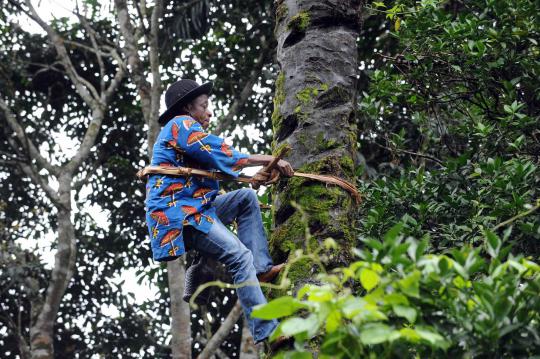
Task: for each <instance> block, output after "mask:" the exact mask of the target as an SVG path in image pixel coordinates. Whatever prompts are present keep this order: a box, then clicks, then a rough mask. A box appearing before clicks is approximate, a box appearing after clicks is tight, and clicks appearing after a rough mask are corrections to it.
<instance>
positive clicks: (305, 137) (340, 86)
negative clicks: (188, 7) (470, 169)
mask: <svg viewBox="0 0 540 359" xmlns="http://www.w3.org/2000/svg"><path fill="white" fill-rule="evenodd" d="M360 11H361V3H360V0H302V1H300V0H282V1H278V2H277V4H276V29H275V34H276V37H277V40H278V47H277V60H278V62H279V66H280V74H279V76H278V79H277V81H276V93H275V97H274V113H273V115H272V124H273V128H274V142H273V144H272V145H273V150H274V153H278V152H280V150H281V149H282V148H283V147H284V146H290V147H291V148H292V151H291V152H290V153H289V155H288V156H287V157H286V158H285V159H286V160H288V161H289V162H290V163H291V164H292V166H293V168H295V170H297V171H301V172H311V173H322V174H331V175H335V176H338V177H341V178H344V179H347V180H353V179H354V164H355V161H356V121H355V108H356V100H355V98H356V84H357V78H358V60H357V45H356V42H357V38H358V31H359V18H360V13H361V12H360ZM273 201H274V208H273V211H274V212H273V214H274V224H275V229H274V231H273V234H272V236H271V239H270V245H271V252H272V255H273V257H274V259H275V260H279V261H282V260H286V259H287V257H288V256H289V253H293V252H294V250H295V249H298V248H302V249H304V250H306V249H312V250H313V249H316V248H319V247H320V243H321V242H322V240H324V239H325V238H327V237H333V238H334V239H335V240H336V242H337V244H338V245H339V246H340V251H338V252H337V253H335V255H334V256H333V257H331V259H330V261H329V263H328V265H329V266H330V267H334V266H338V265H341V264H345V263H347V262H348V261H349V258H350V251H349V250H348V249H350V248H351V247H352V246H353V244H354V242H353V241H354V239H355V237H354V231H353V228H352V226H353V224H354V222H355V216H354V212H355V211H354V210H353V206H354V204H353V201H352V200H351V198H350V197H349V195H348V194H347V193H346V192H345V191H343V190H342V189H340V188H336V187H326V186H325V185H324V184H321V183H318V182H314V181H308V180H304V179H297V178H295V179H289V180H282V181H280V183H279V184H278V185H277V186H276V187H275V189H274V192H273ZM293 202H296V204H297V205H298V206H299V207H301V209H302V210H303V211H304V212H305V214H306V215H307V224H308V226H309V230H310V232H311V233H312V234H313V236H312V238H311V239H310V240H309V241H308V242H309V243H306V239H305V224H304V223H305V221H304V220H303V219H302V218H303V217H302V211H301V210H299V209H298V208H297V206H295V205H294V204H293ZM316 270H317V269H316V267H315V266H314V264H313V263H311V262H310V261H309V260H306V261H300V262H297V263H296V264H295V265H294V266H293V267H292V268H291V271H290V274H289V278H290V279H291V280H292V284H293V289H295V290H296V289H298V288H299V287H300V286H301V285H302V284H303V283H305V282H307V281H311V277H312V276H313V274H314V272H315V271H316Z"/></svg>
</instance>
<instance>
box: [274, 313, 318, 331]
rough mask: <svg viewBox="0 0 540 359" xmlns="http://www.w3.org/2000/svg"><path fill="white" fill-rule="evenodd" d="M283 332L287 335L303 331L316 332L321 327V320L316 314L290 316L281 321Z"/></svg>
mask: <svg viewBox="0 0 540 359" xmlns="http://www.w3.org/2000/svg"><path fill="white" fill-rule="evenodd" d="M280 326H281V332H282V333H283V334H284V335H287V336H293V335H296V334H299V333H302V332H308V333H310V334H311V335H313V334H315V333H316V332H317V330H318V328H319V321H318V320H317V316H316V315H315V314H310V315H309V316H308V317H307V318H305V319H304V318H289V319H287V320H285V321H283V322H282V323H281V325H280Z"/></svg>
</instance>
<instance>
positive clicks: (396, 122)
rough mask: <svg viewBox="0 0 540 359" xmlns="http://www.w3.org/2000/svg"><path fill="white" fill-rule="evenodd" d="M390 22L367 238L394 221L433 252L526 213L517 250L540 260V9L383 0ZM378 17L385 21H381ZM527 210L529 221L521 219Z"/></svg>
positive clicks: (378, 89)
mask: <svg viewBox="0 0 540 359" xmlns="http://www.w3.org/2000/svg"><path fill="white" fill-rule="evenodd" d="M367 8H368V9H367V10H366V11H368V12H369V11H371V12H372V13H373V14H382V15H384V16H385V18H386V19H387V27H386V30H388V31H390V32H389V33H388V34H385V33H384V31H383V35H387V36H383V35H381V36H380V39H381V40H380V43H378V44H377V45H376V46H375V47H376V48H378V50H377V51H376V52H375V53H374V54H373V62H374V65H373V66H371V67H368V68H366V70H365V72H366V74H367V75H368V76H369V79H370V83H369V87H368V88H367V89H366V90H365V91H364V92H363V94H362V96H361V99H360V105H359V113H360V120H361V121H360V127H361V133H360V138H361V147H362V150H361V151H362V154H363V155H364V156H365V157H366V159H367V161H366V165H365V168H366V169H367V170H368V171H366V173H368V174H369V175H370V178H369V181H364V182H363V191H364V193H365V199H366V202H365V204H364V206H363V208H362V217H363V221H364V225H363V226H362V227H361V231H362V233H363V234H365V235H371V236H379V235H381V233H384V232H385V231H386V230H387V229H388V228H389V227H390V226H392V224H393V223H396V222H397V221H403V222H406V223H407V227H408V228H407V231H408V233H410V234H412V235H414V236H416V237H421V236H423V235H425V234H429V235H430V236H431V242H430V248H432V249H433V250H434V251H441V250H446V249H448V248H452V247H454V246H461V245H466V244H471V245H475V244H476V243H478V241H479V239H480V238H481V235H482V230H483V228H493V227H495V226H496V225H497V224H498V223H500V222H503V221H505V220H507V219H510V218H513V217H515V216H518V217H519V218H517V220H516V222H515V226H514V231H513V236H512V241H513V242H514V248H513V252H514V253H522V252H523V253H526V254H529V255H534V256H535V257H537V256H538V254H539V253H540V252H539V248H540V247H539V246H538V241H539V240H540V214H539V213H538V212H534V211H531V208H535V206H536V201H537V200H538V198H540V193H539V190H538V189H539V188H540V171H539V169H538V166H539V157H538V156H539V154H540V121H539V119H540V81H538V79H539V78H540V60H539V59H540V56H539V55H540V47H539V41H540V36H539V35H540V34H539V25H538V24H540V4H539V3H538V2H534V1H519V0H510V1H503V0H471V1H456V0H452V1H436V0H423V1H419V2H416V1H398V2H384V3H383V2H373V3H372V4H368V5H367ZM379 16H380V15H379ZM522 213H527V214H528V215H527V216H521V214H522Z"/></svg>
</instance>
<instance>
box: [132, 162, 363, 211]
mask: <svg viewBox="0 0 540 359" xmlns="http://www.w3.org/2000/svg"><path fill="white" fill-rule="evenodd" d="M278 161H279V157H275V159H274V161H272V162H271V163H270V164H268V165H267V166H266V167H265V168H263V170H261V171H259V172H258V173H257V174H258V175H255V176H253V177H250V176H246V175H240V176H238V177H233V176H231V175H228V174H226V173H223V172H219V171H206V170H201V169H197V168H189V167H172V166H171V167H168V166H167V167H163V166H148V167H145V168H143V169H142V170H140V171H139V172H137V177H138V178H139V179H140V180H142V181H144V180H146V177H147V176H148V175H151V174H163V175H168V176H182V177H189V176H197V177H204V178H210V179H213V180H219V181H236V182H242V183H249V184H251V185H252V186H253V187H254V188H258V186H259V185H260V184H261V183H264V184H265V185H270V184H273V183H275V182H277V181H278V179H279V176H280V174H279V172H278V171H277V170H275V169H274V167H275V165H276V164H277V162H278ZM265 175H266V176H267V178H270V179H268V180H266V181H261V177H264V176H265ZM270 176H271V177H270ZM293 176H294V177H303V178H309V179H312V180H316V181H320V182H324V183H328V184H334V185H337V186H339V187H341V188H343V189H344V190H346V191H347V192H349V194H350V195H351V197H353V199H354V200H355V202H356V204H360V202H361V197H360V193H359V192H358V190H357V189H356V187H355V186H354V185H353V184H352V183H350V182H348V181H346V180H344V179H341V178H339V177H336V176H331V175H320V174H313V173H302V172H294V174H293Z"/></svg>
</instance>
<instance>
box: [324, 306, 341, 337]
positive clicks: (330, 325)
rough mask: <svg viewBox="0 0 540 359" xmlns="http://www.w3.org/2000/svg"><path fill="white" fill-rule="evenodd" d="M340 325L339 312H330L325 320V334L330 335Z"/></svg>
mask: <svg viewBox="0 0 540 359" xmlns="http://www.w3.org/2000/svg"><path fill="white" fill-rule="evenodd" d="M340 325H341V312H340V311H339V310H337V309H335V310H333V311H332V312H330V314H329V315H328V317H327V318H326V332H327V333H332V332H333V331H335V330H336V329H338V328H339V326H340Z"/></svg>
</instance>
